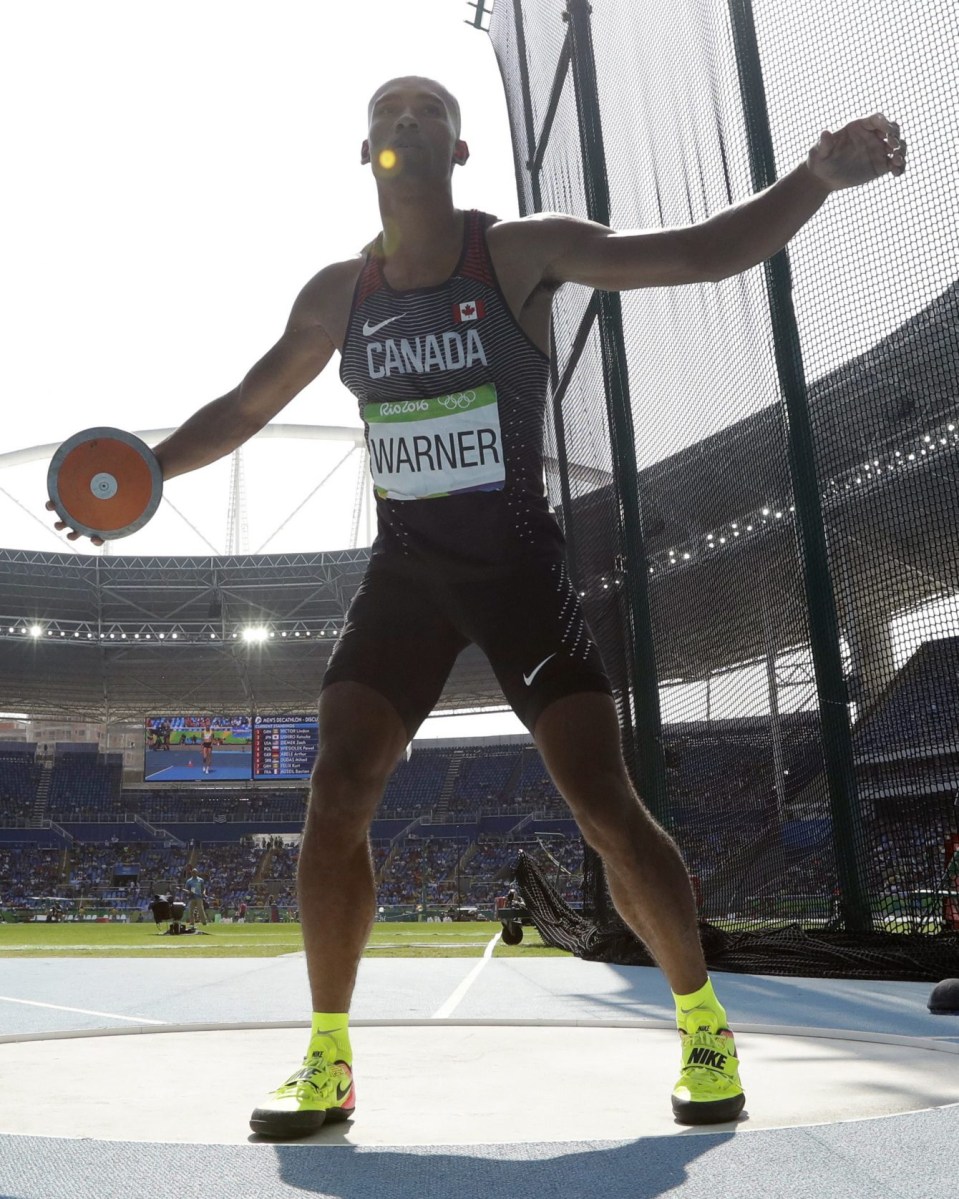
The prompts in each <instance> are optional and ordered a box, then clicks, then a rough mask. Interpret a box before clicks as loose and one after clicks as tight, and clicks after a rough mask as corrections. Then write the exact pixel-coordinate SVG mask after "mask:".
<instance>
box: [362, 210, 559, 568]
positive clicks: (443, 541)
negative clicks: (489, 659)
mask: <svg viewBox="0 0 959 1199" xmlns="http://www.w3.org/2000/svg"><path fill="white" fill-rule="evenodd" d="M491 219H492V218H490V217H488V216H486V215H485V214H483V213H479V212H469V213H466V214H464V236H463V247H462V252H461V255H460V259H459V262H458V264H457V266H456V267H455V269H454V271H453V273H452V275H451V276H450V278H449V279H447V280H446V281H445V282H444V283H441V284H439V285H437V286H434V287H423V288H414V289H410V290H406V291H398V290H395V289H393V288H392V287H390V285H389V284H388V283H387V281H386V279H385V277H384V273H383V269H382V263H381V258H380V257H379V256H378V254H377V253H376V248H375V247H374V249H373V250H372V251H371V252H369V253H368V254H367V256H366V259H365V262H364V265H363V267H362V269H361V271H360V275H359V279H358V281H357V284H356V289H355V291H354V295H353V304H352V308H351V312H350V317H349V321H348V324H347V329H346V335H345V337H344V340H343V346H342V362H341V366H340V377H341V379H342V380H343V382H344V383H345V384H346V386H347V387H349V389H350V390H351V391H352V392H353V394H354V395H355V396H356V397H357V400H358V402H359V407H360V415H361V416H362V418H363V421H364V426H365V429H366V436H367V445H368V448H369V451H370V466H371V471H372V473H373V478H374V484H375V486H376V490H377V513H378V536H377V539H376V542H375V544H374V556H377V555H384V554H389V555H391V556H394V557H395V558H397V559H398V560H402V559H408V560H410V563H411V564H414V563H415V564H417V565H420V564H433V565H436V566H438V567H441V568H448V569H452V570H456V569H461V570H474V569H475V570H481V571H487V570H500V569H509V567H510V565H511V564H513V563H515V562H516V561H519V560H521V559H523V558H527V557H529V556H530V555H531V554H543V555H553V554H555V553H556V552H557V550H558V549H559V548H560V547H561V545H562V538H561V535H560V534H559V530H558V528H557V526H556V523H555V521H554V520H553V518H552V516H551V514H550V512H549V507H548V504H547V502H546V499H545V496H544V488H543V423H544V415H545V405H546V394H547V387H548V379H549V364H548V359H547V357H546V355H545V354H544V353H543V352H542V351H541V350H540V349H539V348H538V347H537V346H535V345H534V344H533V342H532V341H531V340H530V338H529V337H528V336H527V334H526V333H525V332H524V331H523V330H522V329H521V328H520V326H519V324H518V323H517V321H516V318H515V317H514V315H513V313H512V312H511V310H510V308H509V305H508V303H507V301H506V299H505V298H504V296H503V293H502V290H501V288H500V286H499V283H498V281H497V278H496V274H495V271H494V269H493V264H492V261H491V259H490V254H489V250H488V247H487V244H486V234H485V230H486V226H487V224H488V223H489V222H490V221H491Z"/></svg>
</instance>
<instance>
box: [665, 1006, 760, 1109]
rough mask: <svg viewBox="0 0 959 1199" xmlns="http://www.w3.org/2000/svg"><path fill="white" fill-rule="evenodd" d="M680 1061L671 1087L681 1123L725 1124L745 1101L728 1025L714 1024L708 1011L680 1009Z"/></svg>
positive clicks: (674, 1105)
mask: <svg viewBox="0 0 959 1199" xmlns="http://www.w3.org/2000/svg"><path fill="white" fill-rule="evenodd" d="M683 1025H685V1027H682V1026H681V1027H680V1030H679V1035H680V1037H681V1038H682V1051H683V1061H682V1069H681V1070H680V1074H679V1081H678V1082H677V1083H676V1086H675V1087H673V1096H672V1101H673V1114H674V1115H675V1117H676V1119H677V1120H678V1121H679V1122H680V1123H681V1124H724V1123H726V1122H727V1121H729V1120H735V1119H736V1118H737V1117H738V1116H739V1113H740V1112H741V1111H742V1110H743V1107H744V1106H745V1104H746V1096H745V1095H744V1094H743V1089H742V1086H741V1085H740V1082H739V1058H737V1057H736V1043H735V1041H734V1040H733V1034H732V1033H731V1032H730V1031H729V1029H728V1028H718V1027H716V1021H715V1020H710V1019H709V1013H707V1012H705V1011H703V1010H702V1009H699V1010H697V1011H696V1012H695V1014H694V1013H693V1012H685V1011H684V1013H683Z"/></svg>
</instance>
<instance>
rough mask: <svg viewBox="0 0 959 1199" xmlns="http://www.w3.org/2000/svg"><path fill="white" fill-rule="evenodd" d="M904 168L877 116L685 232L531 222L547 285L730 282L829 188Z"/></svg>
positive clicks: (790, 231)
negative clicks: (544, 245) (543, 238)
mask: <svg viewBox="0 0 959 1199" xmlns="http://www.w3.org/2000/svg"><path fill="white" fill-rule="evenodd" d="M905 169H906V143H905V141H904V140H903V138H902V137H901V135H900V130H899V126H898V125H897V124H896V123H895V122H894V121H889V120H887V119H886V118H885V117H884V116H883V115H882V114H881V113H876V114H875V115H874V116H871V117H866V118H865V119H862V120H857V121H851V122H850V123H849V124H848V125H845V126H843V128H842V129H840V130H839V131H838V132H836V133H831V132H830V131H828V130H826V131H824V132H823V133H822V135H821V136H820V138H819V141H818V142H817V143H816V145H815V146H814V147H813V148H812V150H810V152H809V154H808V156H807V158H806V161H805V162H803V163H802V164H801V165H800V166H798V167H796V168H795V170H793V171H791V172H790V173H789V174H788V175H784V176H783V178H782V179H780V180H778V181H777V182H776V183H774V184H773V185H772V186H771V187H768V188H766V189H765V191H762V192H759V193H758V194H757V195H755V196H751V197H750V198H749V199H748V200H743V201H742V202H741V203H739V204H734V205H732V206H731V207H730V208H727V209H725V210H724V211H722V212H720V213H717V215H716V216H714V217H710V218H709V219H708V220H706V221H702V222H700V223H699V224H696V225H691V226H689V227H688V228H679V229H663V230H658V231H652V232H650V231H643V232H630V233H617V232H615V231H614V230H612V229H608V228H606V226H605V225H598V224H595V223H593V222H590V221H580V220H576V219H574V218H570V217H558V216H557V217H552V216H546V217H540V218H532V219H534V220H535V219H538V220H540V221H542V222H544V224H545V225H547V229H545V230H544V232H545V233H547V238H548V241H549V242H550V243H551V246H550V248H551V250H552V251H553V253H552V254H551V256H550V261H549V264H548V266H547V267H546V269H545V271H544V276H543V277H544V282H547V283H553V284H559V283H582V284H585V285H586V286H588V287H598V288H601V289H603V290H606V291H624V290H628V289H631V288H637V287H665V286H670V285H675V284H682V283H701V282H716V281H718V280H720V279H727V278H729V277H730V276H731V275H738V274H740V273H741V272H742V271H746V270H749V269H750V268H751V267H754V266H757V265H758V264H759V263H760V262H765V261H766V259H767V258H771V257H772V256H773V255H774V254H776V253H778V251H779V250H781V249H782V248H783V247H784V246H785V245H786V244H787V242H788V241H789V240H790V239H791V238H792V237H793V236H794V235H795V234H796V233H797V232H798V231H799V230H800V229H801V228H802V226H803V225H805V223H806V222H807V221H808V220H809V219H810V218H811V217H812V216H814V215H815V213H816V212H818V210H819V209H820V208H821V207H822V205H823V203H824V202H825V200H826V198H827V197H828V195H829V193H830V192H833V191H839V190H840V189H842V188H847V187H857V186H859V185H860V184H863V183H869V182H871V181H872V180H874V179H878V178H881V177H882V176H884V175H887V174H891V175H896V176H898V175H901V174H902V173H903V172H904V170H905ZM528 219H529V218H528Z"/></svg>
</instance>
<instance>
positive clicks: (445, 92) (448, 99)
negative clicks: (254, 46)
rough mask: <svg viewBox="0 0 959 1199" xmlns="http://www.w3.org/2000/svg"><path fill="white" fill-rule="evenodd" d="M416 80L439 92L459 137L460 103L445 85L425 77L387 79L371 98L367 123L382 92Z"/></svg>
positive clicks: (409, 76) (408, 76)
mask: <svg viewBox="0 0 959 1199" xmlns="http://www.w3.org/2000/svg"><path fill="white" fill-rule="evenodd" d="M414 80H415V81H416V82H417V83H425V84H426V85H427V86H428V87H430V88H432V89H434V90H435V91H437V92H439V94H440V95H441V96H442V98H443V103H444V104H445V105H446V109H447V111H448V112H449V114H450V116H451V117H452V118H453V129H454V131H455V133H456V136H457V137H459V135H460V128H461V117H460V105H459V101H458V100H457V99H456V97H455V96H454V95H453V93H452V92H451V91H450V90H449V88H448V87H444V85H443V84H442V83H440V82H438V80H436V79H430V78H428V77H427V76H425V75H398V76H397V77H396V78H395V79H387V81H386V82H385V83H381V84H380V86H379V87H378V88H377V89H376V91H375V92H374V93H373V95H372V96H371V97H370V103H369V106H368V108H367V121H369V118H370V117H372V115H373V103H374V101H375V100H376V98H377V96H379V94H380V92H382V91H384V90H385V89H386V88H388V87H390V86H392V84H394V83H411V82H413V81H414Z"/></svg>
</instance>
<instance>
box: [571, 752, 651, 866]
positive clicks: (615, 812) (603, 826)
mask: <svg viewBox="0 0 959 1199" xmlns="http://www.w3.org/2000/svg"><path fill="white" fill-rule="evenodd" d="M567 802H568V803H569V806H570V809H571V810H572V812H573V815H574V817H575V818H576V823H577V824H578V825H579V829H580V832H581V833H582V834H583V839H584V840H585V841H586V843H587V844H588V845H590V846H592V848H593V849H595V850H596V852H597V853H598V854H599V855H600V857H602V858H603V859H605V860H606V861H614V860H617V859H620V858H624V857H632V856H634V855H635V854H636V852H637V851H639V852H641V850H642V847H643V845H644V844H647V843H648V842H649V841H650V840H653V839H657V838H659V837H661V836H663V835H664V834H663V831H662V829H661V828H660V826H659V825H658V824H657V823H656V821H655V820H654V819H653V818H652V816H651V815H650V813H649V812H648V810H647V809H646V807H645V806H644V804H643V803H642V801H641V799H640V798H639V796H638V795H637V794H636V792H635V790H634V789H633V787H632V784H631V783H630V782H629V779H628V777H626V776H625V775H620V774H619V773H617V772H610V774H609V775H608V776H606V777H604V776H602V775H598V776H595V777H594V778H593V779H592V780H590V781H589V782H588V785H587V786H585V787H584V788H583V789H582V790H580V791H577V792H576V793H575V794H574V795H573V796H571V797H570V798H569V799H568V800H567Z"/></svg>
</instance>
